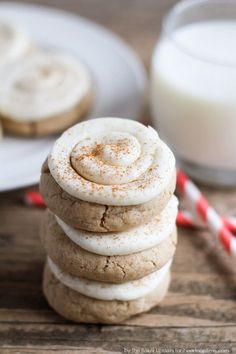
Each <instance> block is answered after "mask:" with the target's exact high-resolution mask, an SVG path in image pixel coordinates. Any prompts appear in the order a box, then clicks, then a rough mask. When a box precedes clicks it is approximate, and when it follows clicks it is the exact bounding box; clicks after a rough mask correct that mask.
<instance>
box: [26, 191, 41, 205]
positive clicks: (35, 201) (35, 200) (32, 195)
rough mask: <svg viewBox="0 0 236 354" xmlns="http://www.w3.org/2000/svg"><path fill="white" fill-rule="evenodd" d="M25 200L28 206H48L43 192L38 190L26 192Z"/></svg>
mask: <svg viewBox="0 0 236 354" xmlns="http://www.w3.org/2000/svg"><path fill="white" fill-rule="evenodd" d="M23 201H24V203H25V204H26V205H28V206H37V207H39V208H45V207H46V205H45V203H44V200H43V198H42V196H41V194H40V193H39V192H37V191H28V192H26V193H25V195H24V199H23Z"/></svg>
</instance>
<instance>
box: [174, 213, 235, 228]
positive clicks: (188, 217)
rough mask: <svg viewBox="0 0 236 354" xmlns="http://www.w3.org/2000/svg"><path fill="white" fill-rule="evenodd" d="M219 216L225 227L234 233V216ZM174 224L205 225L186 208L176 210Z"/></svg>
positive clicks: (186, 225) (185, 225)
mask: <svg viewBox="0 0 236 354" xmlns="http://www.w3.org/2000/svg"><path fill="white" fill-rule="evenodd" d="M221 218H222V220H223V222H224V224H225V226H226V227H227V229H228V230H230V231H231V232H233V233H236V217H233V216H230V217H225V216H221ZM176 224H177V225H178V226H182V227H204V226H205V225H204V223H203V222H202V221H201V220H200V219H199V218H196V216H195V215H193V213H191V212H190V211H188V210H179V211H178V215H177V219H176Z"/></svg>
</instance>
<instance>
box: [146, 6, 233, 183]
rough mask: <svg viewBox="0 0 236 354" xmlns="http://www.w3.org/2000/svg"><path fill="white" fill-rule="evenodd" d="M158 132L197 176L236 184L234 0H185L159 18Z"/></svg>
mask: <svg viewBox="0 0 236 354" xmlns="http://www.w3.org/2000/svg"><path fill="white" fill-rule="evenodd" d="M151 107H152V113H153V120H154V124H155V125H156V127H157V129H158V131H159V133H160V136H161V137H162V138H163V139H164V140H166V141H167V143H168V144H169V145H170V146H171V147H172V149H173V151H174V152H175V155H176V157H177V160H178V162H179V164H180V165H181V166H182V167H183V169H184V170H185V171H186V172H187V173H188V174H189V175H190V176H192V177H194V178H196V179H197V180H200V181H203V182H207V183H210V184H215V185H222V186H236V1H235V0H187V1H182V2H180V3H178V4H177V5H176V6H175V7H174V8H173V9H172V10H171V11H170V13H169V14H168V15H167V16H166V18H165V19H164V21H163V27H162V34H161V38H160V40H159V41H158V43H157V45H156V48H155V50H154V53H153V57H152V71H151Z"/></svg>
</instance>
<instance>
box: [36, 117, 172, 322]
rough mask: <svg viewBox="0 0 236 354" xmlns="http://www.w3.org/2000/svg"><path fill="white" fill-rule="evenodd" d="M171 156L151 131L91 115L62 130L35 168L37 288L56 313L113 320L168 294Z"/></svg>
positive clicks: (125, 121) (81, 319)
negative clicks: (41, 256)
mask: <svg viewBox="0 0 236 354" xmlns="http://www.w3.org/2000/svg"><path fill="white" fill-rule="evenodd" d="M175 179H176V172H175V159H174V156H173V154H172V152H171V151H170V149H169V148H168V147H167V146H166V145H165V144H164V143H163V142H162V141H161V140H160V138H159V137H158V134H157V133H156V131H155V130H153V129H152V128H151V127H145V126H143V125H142V124H140V123H138V122H135V121H131V120H128V119H120V118H99V119H94V120H89V121H86V122H82V123H79V124H77V125H75V126H73V127H72V128H70V129H68V130H67V131H66V132H65V133H64V134H62V136H61V137H60V138H59V139H58V140H57V141H56V142H55V144H54V146H53V148H52V150H51V153H50V154H49V156H48V160H47V161H46V162H45V163H44V165H43V168H42V175H41V182H40V190H41V194H42V196H43V198H44V200H45V202H46V204H47V206H48V210H47V211H46V214H45V216H44V220H43V223H42V228H41V239H42V243H43V245H44V247H45V250H46V252H47V255H48V257H47V262H46V265H45V270H44V277H43V291H44V294H45V296H46V298H47V300H48V302H49V304H50V305H51V306H52V307H53V308H54V309H55V310H56V311H57V312H58V313H60V314H61V315H62V316H64V317H66V318H67V319H70V320H73V321H77V322H89V323H118V322H121V321H123V320H125V319H127V318H129V317H130V316H133V315H136V314H138V313H141V312H144V311H148V310H149V309H150V308H152V307H153V306H155V305H157V304H159V303H160V302H161V301H162V300H163V298H164V296H165V295H166V293H167V290H168V286H169V282H170V267H171V263H172V259H173V256H174V253H175V249H176V243H177V234H176V227H175V219H176V215H177V206H178V202H177V199H176V198H175V196H173V192H174V189H175V182H176V180H175Z"/></svg>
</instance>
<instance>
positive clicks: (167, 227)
mask: <svg viewBox="0 0 236 354" xmlns="http://www.w3.org/2000/svg"><path fill="white" fill-rule="evenodd" d="M177 208H178V200H177V198H176V197H174V196H173V197H172V198H171V200H170V201H169V202H168V204H167V206H166V207H165V209H164V210H163V211H162V213H161V214H160V215H159V216H156V217H155V218H153V220H152V221H151V222H149V223H146V224H143V225H141V226H139V227H135V228H132V229H129V230H127V231H124V232H116V233H112V232H110V233H94V232H93V233H91V232H87V231H83V230H78V229H73V228H72V227H70V226H69V225H67V224H65V223H64V222H63V221H62V220H61V219H59V218H58V217H57V216H56V220H57V222H58V224H59V225H60V227H61V228H62V229H63V231H64V232H65V234H66V235H67V236H68V237H69V238H70V240H71V241H73V242H74V243H76V244H77V245H78V246H80V247H81V248H83V249H85V250H87V251H88V252H92V253H95V254H99V255H102V256H118V255H119V256H121V255H126V254H132V253H136V252H140V251H144V250H146V249H149V248H151V247H155V246H157V245H158V244H159V243H161V242H162V241H164V240H165V239H166V238H167V237H169V236H170V235H171V233H172V232H173V230H174V227H175V219H176V216H177Z"/></svg>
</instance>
